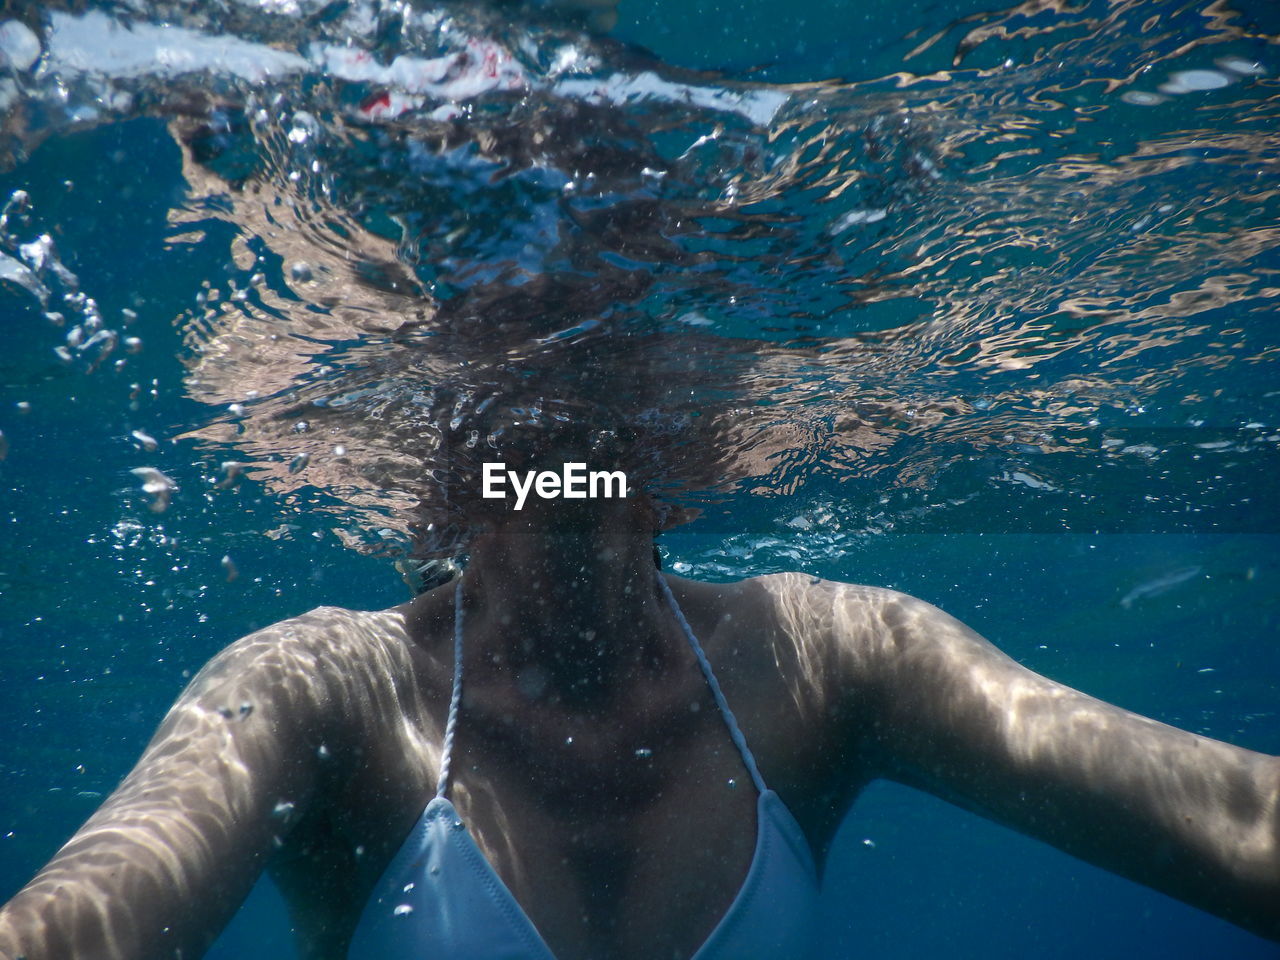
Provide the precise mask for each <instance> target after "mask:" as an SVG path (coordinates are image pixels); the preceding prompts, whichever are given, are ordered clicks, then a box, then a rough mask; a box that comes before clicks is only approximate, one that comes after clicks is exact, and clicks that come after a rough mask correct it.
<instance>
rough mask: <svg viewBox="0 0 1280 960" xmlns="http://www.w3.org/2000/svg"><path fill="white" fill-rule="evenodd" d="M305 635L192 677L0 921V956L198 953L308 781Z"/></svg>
mask: <svg viewBox="0 0 1280 960" xmlns="http://www.w3.org/2000/svg"><path fill="white" fill-rule="evenodd" d="M312 633H314V630H306V629H305V628H298V627H295V625H294V624H292V623H291V622H286V623H282V624H277V625H276V626H274V627H269V628H267V629H266V630H263V631H260V632H258V633H255V634H252V635H250V636H248V637H246V638H244V639H243V640H241V641H239V642H238V643H236V644H233V645H232V646H231V647H228V648H227V649H226V650H224V651H223V652H222V653H221V654H219V655H218V656H217V657H215V658H214V659H213V660H212V661H210V663H209V664H208V665H207V666H206V667H205V668H204V669H203V670H201V671H200V673H199V674H198V675H197V676H196V678H195V679H194V680H193V681H192V682H191V684H190V686H189V687H188V688H187V690H186V691H185V692H184V693H183V694H182V696H181V697H180V698H179V699H178V701H177V703H175V704H174V706H173V708H172V709H171V710H170V711H169V713H168V715H167V716H166V717H165V719H164V721H163V722H162V723H161V725H160V728H159V730H158V731H157V732H156V734H155V736H154V737H153V738H152V740H151V742H150V744H149V745H148V746H147V748H146V751H145V752H144V753H143V755H142V758H141V759H140V760H139V761H138V764H137V766H135V767H134V769H133V770H132V772H130V773H129V775H128V776H127V777H126V778H125V780H124V781H123V782H122V783H121V784H120V786H119V788H118V789H116V791H115V792H114V793H113V794H112V795H111V796H110V797H109V798H108V799H107V800H106V802H105V803H103V805H102V806H101V807H100V808H99V809H98V811H97V812H96V813H95V814H94V815H93V816H92V817H91V818H90V819H89V821H88V822H87V823H85V825H84V826H83V827H81V828H80V830H78V831H77V832H76V834H75V836H73V837H72V838H71V839H70V840H69V841H68V842H67V843H66V845H65V846H63V848H62V849H61V850H59V851H58V853H57V854H56V855H55V856H54V858H53V859H52V860H51V861H50V862H49V863H48V865H46V866H45V867H44V869H43V870H41V871H40V872H39V873H38V874H37V875H36V877H35V878H34V879H33V880H32V881H31V882H30V883H29V884H27V885H26V886H25V887H24V888H23V889H22V890H20V891H19V892H18V894H17V895H16V896H15V897H14V898H13V899H12V900H10V901H9V903H7V904H6V905H5V906H4V907H3V908H2V909H0V958H9V960H18V958H25V960H46V958H48V960H65V958H67V957H75V958H77V960H125V958H127V960H143V958H151V957H155V958H161V957H163V958H166V960H174V958H180V957H187V958H192V957H198V956H200V955H201V954H202V953H203V952H204V950H206V949H207V948H208V946H209V944H210V943H211V942H212V941H213V939H214V938H215V937H216V936H217V934H218V932H219V931H220V930H221V929H222V927H223V926H224V925H225V924H226V923H227V921H228V920H229V919H230V918H231V916H232V914H233V913H234V912H235V911H236V909H237V907H238V906H239V905H240V903H241V901H242V900H243V899H244V897H245V895H246V894H247V893H248V891H249V888H250V887H251V886H252V885H253V883H254V880H255V879H256V877H257V876H258V874H259V872H260V871H261V869H262V867H263V865H264V863H265V861H266V859H267V857H268V855H269V853H270V852H271V850H272V849H273V847H275V846H277V845H278V844H279V843H280V841H281V838H282V837H283V836H284V834H285V833H286V832H287V831H288V829H289V827H290V825H291V823H292V822H294V821H295V820H296V819H297V814H298V813H299V812H300V811H301V810H302V808H303V807H304V806H305V805H306V803H307V800H308V797H309V795H310V793H311V791H312V788H313V785H314V783H315V780H316V749H315V747H314V745H313V744H312V741H313V740H315V741H316V742H322V741H320V740H319V739H318V738H320V737H322V736H323V733H324V730H323V726H324V724H323V722H322V719H323V718H322V717H321V716H320V715H319V714H320V710H321V707H322V705H323V704H324V702H325V700H326V698H325V697H324V696H323V691H321V690H319V689H318V688H317V684H318V683H319V682H320V681H319V680H318V679H317V671H316V670H315V669H314V666H315V658H314V657H313V656H311V655H309V652H308V647H310V646H313V644H312V643H311V642H310V639H309V638H308V636H307V635H308V634H312ZM311 639H314V638H311ZM309 667H310V669H308V668H309Z"/></svg>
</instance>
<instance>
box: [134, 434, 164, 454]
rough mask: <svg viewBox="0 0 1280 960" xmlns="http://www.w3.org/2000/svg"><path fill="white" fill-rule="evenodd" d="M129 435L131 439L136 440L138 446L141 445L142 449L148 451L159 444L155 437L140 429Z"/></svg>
mask: <svg viewBox="0 0 1280 960" xmlns="http://www.w3.org/2000/svg"><path fill="white" fill-rule="evenodd" d="M129 436H131V437H133V439H134V440H136V441H137V442H138V446H140V447H142V449H143V450H146V451H147V452H148V453H150V452H151V451H153V450H155V449H156V448H157V447H158V446H160V444H159V443H158V442H157V441H156V438H155V437H153V436H151V435H150V434H147V433H143V432H142V431H141V430H134V431H133V432H132V433H131V434H129Z"/></svg>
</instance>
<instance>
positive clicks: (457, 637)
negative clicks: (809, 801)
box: [436, 574, 768, 797]
mask: <svg viewBox="0 0 1280 960" xmlns="http://www.w3.org/2000/svg"><path fill="white" fill-rule="evenodd" d="M658 587H659V588H660V589H661V590H662V594H663V596H665V597H666V598H667V605H668V606H670V607H671V612H672V613H674V614H675V615H676V620H677V622H679V624H680V628H681V629H682V630H683V631H684V635H685V639H687V640H688V641H689V647H690V649H692V650H693V655H694V656H695V657H696V658H697V660H698V666H699V667H700V668H701V669H702V675H703V677H705V678H706V681H707V686H708V687H709V688H710V689H711V696H712V697H713V698H714V699H715V702H716V707H717V708H718V709H719V710H720V716H722V717H723V718H724V725H725V726H726V727H727V728H728V730H729V739H731V740H732V741H733V744H734V746H735V747H737V748H738V753H739V754H741V756H742V762H743V764H744V765H745V766H746V768H747V772H748V773H749V774H751V781H752V783H754V784H755V785H756V789H757V790H758V791H760V792H761V793H764V792H765V790H766V789H768V788H767V787H766V786H765V783H764V777H762V776H761V775H760V768H759V767H758V766H757V765H756V758H755V757H754V756H753V755H752V753H751V748H750V747H748V746H747V738H746V737H744V736H743V735H742V730H741V729H740V728H739V727H738V721H737V719H736V718H735V717H734V715H733V711H732V710H730V709H729V702H728V701H727V700H725V698H724V691H723V690H721V689H720V681H718V680H717V679H716V675H715V673H714V672H712V670H711V661H709V660H708V659H707V655H706V653H704V652H703V649H702V644H700V643H699V642H698V638H697V637H696V636H695V635H694V633H693V628H692V627H691V626H689V621H688V620H686V619H685V616H684V611H683V610H681V609H680V604H678V603H676V597H675V594H673V593H672V592H671V587H669V586H668V585H667V581H666V579H665V578H664V577H663V576H662V574H658ZM462 623H463V615H462V578H461V577H459V578H458V583H457V586H455V587H454V588H453V692H452V693H451V694H450V696H449V716H448V719H447V720H446V721H445V725H444V744H443V746H442V747H441V751H440V778H439V779H438V780H437V781H436V796H437V797H443V796H444V795H445V792H446V791H447V790H448V789H449V765H450V763H451V762H452V760H453V740H454V734H455V733H456V732H457V729H458V709H459V707H460V706H461V704H462Z"/></svg>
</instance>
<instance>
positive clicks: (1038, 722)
mask: <svg viewBox="0 0 1280 960" xmlns="http://www.w3.org/2000/svg"><path fill="white" fill-rule="evenodd" d="M836 606H837V611H836V613H837V616H836V619H835V622H836V623H837V624H840V625H841V628H840V629H838V630H837V640H838V643H837V645H836V649H837V651H838V655H839V660H840V663H839V667H838V669H837V675H839V676H841V677H842V684H841V686H842V689H843V690H844V691H845V692H846V695H848V696H851V697H856V698H857V699H858V700H859V704H858V706H859V707H860V709H857V710H856V714H855V711H854V710H850V711H849V715H850V716H853V715H857V716H860V717H862V718H863V720H862V723H863V725H864V729H863V730H862V731H861V736H860V739H862V741H863V743H864V745H865V746H866V748H867V750H866V751H865V756H866V757H867V759H868V760H869V761H870V762H871V763H872V764H873V769H872V770H871V771H870V772H871V773H872V775H876V776H884V777H888V778H890V779H893V780H897V781H900V782H902V783H906V784H909V785H911V786H915V787H919V788H921V789H924V790H928V791H929V792H931V793H934V794H936V795H938V796H940V797H942V798H944V799H946V800H949V801H951V802H953V803H956V804H958V805H959V806H962V807H964V808H966V809H968V810H972V811H973V812H975V813H979V814H981V815H983V816H986V817H989V818H990V819H992V820H995V821H998V822H1000V823H1003V824H1006V825H1007V826H1010V827H1012V828H1014V829H1016V830H1019V831H1021V832H1022V833H1025V834H1028V835H1030V836H1032V837H1035V838H1037V839H1040V840H1043V841H1045V842H1047V843H1051V844H1053V845H1054V846H1055V847H1058V848H1059V849H1061V850H1063V851H1065V852H1067V853H1070V854H1072V855H1074V856H1077V857H1080V858H1081V859H1083V860H1087V861H1089V862H1090V863H1094V864H1097V865H1098V866H1100V867H1103V868H1105V869H1107V870H1110V871H1112V872H1114V873H1118V874H1120V875H1122V876H1125V877H1128V878H1129V879H1131V880H1136V881H1138V882H1139V883H1143V884H1146V885H1147V886H1150V887H1153V888H1155V889H1157V890H1160V891H1162V892H1164V893H1167V894H1169V895H1170V896H1173V897H1177V898H1178V899H1180V900H1183V901H1185V902H1187V903H1190V904H1192V905H1194V906H1196V907H1200V908H1201V909H1204V910H1207V911H1209V912H1211V913H1214V914H1217V915H1218V916H1220V917H1223V918H1224V919H1226V920H1229V921H1231V922H1233V923H1236V924H1239V925H1240V926H1242V927H1245V928H1246V929H1249V930H1251V931H1253V932H1254V933H1257V934H1259V935H1261V936H1264V937H1268V938H1271V939H1273V940H1280V758H1277V757H1272V756H1268V755H1266V754H1262V753H1255V752H1253V751H1250V750H1245V749H1242V748H1240V747H1234V746H1231V745H1230V744H1226V743H1221V742H1219V741H1217V740H1210V739H1208V738H1207V737H1200V736H1196V735H1195V734H1193V733H1188V732H1186V731H1184V730H1179V729H1177V728H1175V727H1170V726H1166V725H1165V724H1162V723H1157V722H1156V721H1154V720H1149V719H1147V718H1146V717H1141V716H1138V715H1137V714H1134V713H1129V712H1128V711H1126V710H1122V709H1120V708H1119V707H1114V706H1112V705H1110V704H1107V703H1103V702H1102V701H1100V700H1095V699H1094V698H1093V697H1089V696H1086V695H1085V694H1083V693H1080V692H1079V691H1077V690H1073V689H1071V688H1070V687H1067V686H1064V685H1062V684H1060V683H1055V682H1054V681H1052V680H1049V679H1046V678H1045V677H1042V676H1040V675H1039V674H1036V673H1033V672H1032V671H1030V670H1028V669H1026V668H1025V667H1023V666H1021V665H1019V664H1017V663H1015V662H1014V661H1013V660H1011V659H1010V658H1009V657H1007V656H1005V655H1004V654H1003V653H1001V652H1000V651H999V650H997V649H996V648H995V647H994V646H992V645H991V644H990V643H988V642H987V641H986V640H984V639H982V637H980V636H978V635H977V634H976V633H974V632H973V631H972V630H970V629H969V628H968V627H966V626H965V625H964V624H962V623H960V622H959V621H958V620H956V619H954V618H953V617H950V616H948V615H947V614H945V613H943V612H942V611H941V610H939V609H937V608H936V607H933V606H931V605H929V604H927V603H925V602H923V601H921V600H916V599H914V598H912V597H908V596H905V595H903V594H898V593H894V592H892V591H874V590H868V589H866V588H847V591H844V592H842V593H841V594H840V597H839V598H838V599H837V601H836ZM842 606H843V607H844V609H841V607H842Z"/></svg>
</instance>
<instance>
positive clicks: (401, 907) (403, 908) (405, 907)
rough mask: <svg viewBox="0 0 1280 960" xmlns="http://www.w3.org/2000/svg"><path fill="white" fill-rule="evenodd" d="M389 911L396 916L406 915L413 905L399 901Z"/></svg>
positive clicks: (411, 910)
mask: <svg viewBox="0 0 1280 960" xmlns="http://www.w3.org/2000/svg"><path fill="white" fill-rule="evenodd" d="M391 912H392V913H393V914H395V915H396V916H397V917H407V916H408V915H409V914H411V913H413V907H412V906H410V905H409V904H407V903H401V904H398V905H397V906H396V908H395V909H394V910H392V911H391Z"/></svg>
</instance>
